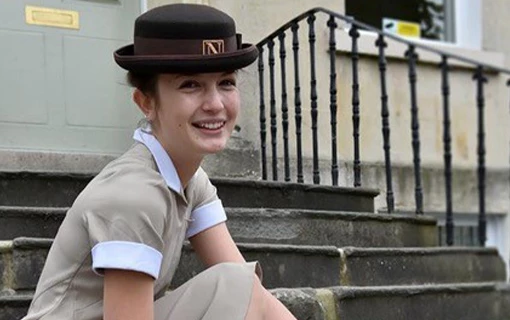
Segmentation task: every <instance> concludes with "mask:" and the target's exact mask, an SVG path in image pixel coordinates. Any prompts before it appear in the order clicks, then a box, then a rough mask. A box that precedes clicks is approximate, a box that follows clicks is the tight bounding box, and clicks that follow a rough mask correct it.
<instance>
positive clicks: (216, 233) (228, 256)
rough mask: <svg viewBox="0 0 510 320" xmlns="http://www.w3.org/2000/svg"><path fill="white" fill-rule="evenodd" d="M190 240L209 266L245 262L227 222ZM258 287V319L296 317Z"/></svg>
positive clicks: (257, 283)
mask: <svg viewBox="0 0 510 320" xmlns="http://www.w3.org/2000/svg"><path fill="white" fill-rule="evenodd" d="M189 241H190V242H191V245H192V246H193V249H194V250H195V252H196V253H197V255H198V256H199V258H200V260H201V261H202V262H203V263H204V264H205V265H206V266H207V267H210V266H212V265H215V264H217V263H221V262H245V260H244V258H243V256H242V255H241V252H239V249H238V248H237V246H236V244H235V242H234V240H233V239H232V236H231V235H230V232H229V231H228V229H227V225H226V224H225V222H223V223H220V224H217V225H216V226H214V227H212V228H209V229H206V230H204V231H202V232H200V233H198V234H197V235H195V236H193V237H191V238H189ZM256 287H257V289H255V288H254V290H259V292H261V294H262V296H263V300H264V302H263V303H262V304H263V305H264V310H263V311H262V312H263V313H264V314H263V315H258V317H256V318H257V319H258V318H259V317H260V316H263V318H264V319H268V320H271V319H278V320H282V319H285V320H287V319H289V320H290V319H292V320H295V319H296V318H295V317H294V316H293V315H292V314H291V313H290V312H289V311H288V310H287V308H286V307H285V306H284V305H283V304H282V303H281V302H280V301H279V300H278V299H276V298H275V297H274V296H273V295H272V294H271V293H270V292H269V291H267V290H266V289H264V287H263V286H262V285H261V283H260V282H259V281H257V282H256ZM250 319H251V318H250ZM105 320H106V319H105Z"/></svg>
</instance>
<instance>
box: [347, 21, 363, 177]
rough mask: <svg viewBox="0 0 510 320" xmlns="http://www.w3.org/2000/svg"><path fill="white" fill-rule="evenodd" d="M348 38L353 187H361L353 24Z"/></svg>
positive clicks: (356, 35)
mask: <svg viewBox="0 0 510 320" xmlns="http://www.w3.org/2000/svg"><path fill="white" fill-rule="evenodd" d="M349 36H350V37H351V38H352V49H351V59H352V127H353V133H352V136H353V138H354V186H355V187H360V186H361V161H360V151H359V121H360V110H359V104H360V101H359V79H358V78H359V77H358V61H359V53H358V38H359V32H358V27H357V26H356V25H355V24H353V25H352V26H351V29H350V30H349Z"/></svg>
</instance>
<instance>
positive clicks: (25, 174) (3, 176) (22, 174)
mask: <svg viewBox="0 0 510 320" xmlns="http://www.w3.org/2000/svg"><path fill="white" fill-rule="evenodd" d="M96 175H97V173H68V172H62V171H58V172H56V171H54V172H49V171H0V180H13V179H19V178H22V179H30V178H36V179H37V178H42V179H53V180H64V181H72V180H81V181H83V182H88V181H89V180H91V179H93V178H94V177H95V176H96ZM211 182H212V183H213V184H235V185H243V186H247V187H251V188H274V189H289V188H290V189H294V190H300V191H320V192H325V193H336V194H347V195H350V194H352V195H364V196H371V197H375V196H377V195H379V190H377V189H374V188H364V187H363V188H355V187H343V186H328V185H315V184H305V183H296V182H278V181H268V180H251V179H242V178H235V179H234V178H215V177H212V178H211Z"/></svg>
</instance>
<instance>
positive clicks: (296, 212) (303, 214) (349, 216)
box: [0, 206, 436, 226]
mask: <svg viewBox="0 0 510 320" xmlns="http://www.w3.org/2000/svg"><path fill="white" fill-rule="evenodd" d="M67 210H69V208H68V207H59V208H55V207H21V206H0V212H4V214H5V213H14V214H23V213H27V214H33V215H48V214H54V215H65V214H66V212H67ZM225 210H226V212H227V215H230V216H248V215H257V216H260V217H271V218H274V217H285V218H315V219H332V220H333V219H338V218H342V220H346V221H368V220H376V221H382V222H393V221H403V222H412V223H416V224H423V225H434V226H435V225H436V219H435V218H434V217H431V216H424V215H408V214H384V213H369V212H367V213H363V212H359V213H358V212H346V211H329V210H309V209H303V210H300V209H269V208H268V209H264V208H229V207H227V208H225Z"/></svg>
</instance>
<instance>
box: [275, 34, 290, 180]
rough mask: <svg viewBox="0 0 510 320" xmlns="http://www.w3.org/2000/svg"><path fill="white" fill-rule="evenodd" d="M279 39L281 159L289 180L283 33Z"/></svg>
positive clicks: (287, 116)
mask: <svg viewBox="0 0 510 320" xmlns="http://www.w3.org/2000/svg"><path fill="white" fill-rule="evenodd" d="M278 40H280V70H281V76H282V128H283V159H284V168H285V171H284V172H285V178H284V179H285V181H286V182H289V181H290V160H289V108H288V106H287V73H286V70H285V58H286V55H287V54H286V51H285V33H284V32H282V33H280V35H279V36H278Z"/></svg>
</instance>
